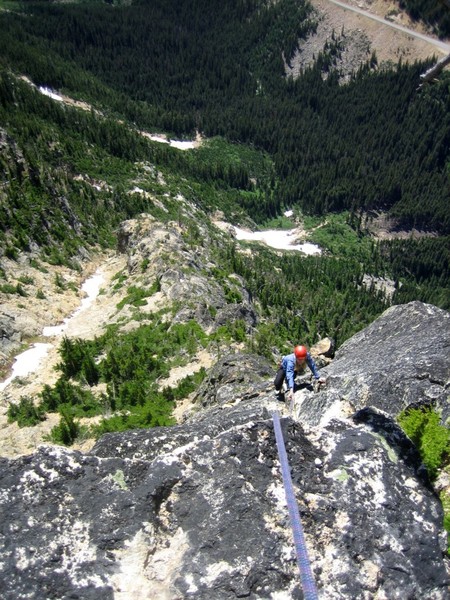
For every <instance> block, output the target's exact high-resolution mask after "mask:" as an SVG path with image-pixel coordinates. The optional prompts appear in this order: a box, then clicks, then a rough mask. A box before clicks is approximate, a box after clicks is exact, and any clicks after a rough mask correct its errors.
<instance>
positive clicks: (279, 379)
mask: <svg viewBox="0 0 450 600" xmlns="http://www.w3.org/2000/svg"><path fill="white" fill-rule="evenodd" d="M306 365H308V367H309V368H310V370H311V372H312V374H313V375H314V379H315V380H316V381H317V383H318V384H319V386H320V385H321V384H325V378H324V377H321V376H320V374H319V371H318V370H317V367H316V363H315V362H314V360H313V358H312V356H311V354H310V353H309V352H308V349H307V348H306V346H295V348H294V352H293V353H292V354H288V355H287V356H283V359H282V360H281V363H280V367H279V369H278V371H277V374H276V376H275V381H274V385H275V390H276V392H277V394H278V395H279V394H280V392H281V387H282V385H283V382H284V379H285V378H286V381H287V386H288V389H289V395H288V399H289V400H292V397H293V394H294V388H295V377H296V376H297V375H298V374H299V373H301V372H303V371H304V369H305V366H306Z"/></svg>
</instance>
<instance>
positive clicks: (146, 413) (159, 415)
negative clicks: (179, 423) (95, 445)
mask: <svg viewBox="0 0 450 600" xmlns="http://www.w3.org/2000/svg"><path fill="white" fill-rule="evenodd" d="M171 412H172V403H171V402H167V400H166V399H165V398H164V397H163V396H162V395H161V394H154V395H153V396H152V398H149V399H148V400H147V401H146V403H145V404H144V405H142V406H135V407H133V408H132V409H131V410H129V411H123V412H122V413H121V414H119V415H114V416H112V417H110V418H108V419H103V421H101V423H99V425H96V426H94V427H93V434H94V436H95V437H96V438H97V439H98V438H99V437H101V436H102V435H103V434H105V433H110V432H114V431H126V430H128V429H143V428H149V427H167V426H170V425H173V424H174V423H175V421H174V419H173V418H172V417H171Z"/></svg>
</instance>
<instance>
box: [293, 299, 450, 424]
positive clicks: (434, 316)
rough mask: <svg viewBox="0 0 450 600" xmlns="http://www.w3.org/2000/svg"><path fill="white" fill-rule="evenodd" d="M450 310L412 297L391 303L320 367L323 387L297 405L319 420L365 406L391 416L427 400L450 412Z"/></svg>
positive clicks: (313, 420)
mask: <svg viewBox="0 0 450 600" xmlns="http://www.w3.org/2000/svg"><path fill="white" fill-rule="evenodd" d="M449 348H450V314H449V313H448V312H446V311H444V310H441V309H439V308H436V307H434V306H431V305H429V304H423V303H421V302H411V303H409V304H407V305H402V306H393V307H391V308H389V309H388V310H387V311H385V312H384V313H383V315H382V316H381V317H379V318H378V319H376V320H375V321H374V322H373V323H372V324H371V325H370V326H369V327H367V328H366V329H364V330H363V331H361V332H359V333H358V334H356V335H354V336H353V337H352V338H351V339H349V340H347V342H345V343H344V344H343V345H342V346H341V347H340V348H339V350H338V351H337V352H336V356H335V358H334V360H333V362H332V363H331V364H330V365H329V366H328V367H326V368H325V369H324V371H323V374H324V375H326V376H327V380H328V385H327V389H326V390H325V391H323V392H322V393H321V394H319V395H317V396H315V397H312V398H308V401H307V402H303V403H301V406H300V408H299V414H300V418H301V419H302V421H304V422H308V423H309V424H312V425H318V424H319V423H323V422H325V421H326V420H327V419H329V418H330V417H332V416H336V415H339V414H340V415H342V416H348V415H349V414H352V413H354V412H356V411H358V410H360V409H362V408H364V407H366V406H372V407H375V408H377V409H380V410H382V411H383V412H384V413H386V414H387V415H390V416H392V417H395V416H396V415H398V414H399V413H400V412H401V411H402V410H404V409H405V408H408V407H409V406H411V405H431V406H434V407H435V408H437V409H439V411H441V412H442V421H443V423H445V422H446V421H447V419H448V417H449V416H450V413H449V410H450V405H449V400H448V393H449V392H448V390H449V385H450V361H449Z"/></svg>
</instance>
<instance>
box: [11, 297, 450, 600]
mask: <svg viewBox="0 0 450 600" xmlns="http://www.w3.org/2000/svg"><path fill="white" fill-rule="evenodd" d="M412 320H415V322H416V324H418V325H419V327H418V329H419V328H420V329H421V330H423V331H427V332H429V334H430V335H434V334H438V331H440V335H441V337H438V338H436V340H435V342H436V344H437V345H438V346H439V344H440V342H439V339H441V338H443V337H445V336H444V334H443V330H444V329H447V333H448V321H447V316H446V313H444V312H443V311H438V310H437V309H434V308H433V307H429V306H427V305H421V304H418V303H413V304H411V305H407V306H403V307H395V308H394V309H391V310H390V311H388V312H387V313H385V314H384V315H383V316H382V317H380V319H378V321H377V322H375V323H374V324H373V325H372V326H371V327H369V328H368V329H367V330H365V331H364V332H361V333H360V334H358V335H357V336H355V338H352V339H351V340H349V342H348V343H347V344H346V345H345V347H342V348H341V349H340V350H339V351H338V352H337V354H336V359H335V361H334V362H333V363H332V364H331V365H329V366H328V367H327V370H328V379H329V382H328V385H329V387H328V389H327V391H324V392H320V393H318V394H316V395H312V394H310V393H309V392H308V390H306V391H305V390H300V391H299V392H298V393H297V399H298V400H299V403H298V405H297V406H296V407H295V410H296V411H299V414H300V415H301V418H300V420H296V419H293V418H292V417H291V416H290V415H289V407H286V406H285V405H284V403H281V402H279V401H277V400H276V399H275V396H274V395H273V391H272V379H273V375H274V373H273V369H272V367H271V365H270V364H269V363H267V362H266V361H265V360H264V359H261V358H260V357H254V356H251V355H245V354H240V355H230V356H225V357H223V358H222V359H221V360H220V361H219V362H218V363H217V365H216V366H215V367H214V368H213V369H212V370H211V371H210V373H209V375H208V377H207V379H206V380H205V382H204V384H203V386H202V388H200V389H199V391H198V393H197V396H196V398H195V399H194V409H195V410H194V412H193V413H192V414H191V416H190V418H189V419H188V420H187V421H186V422H185V423H184V424H182V425H177V426H175V427H172V428H156V429H152V430H136V431H130V432H124V433H120V434H108V435H105V436H104V437H103V438H102V439H101V440H99V442H98V443H97V444H96V446H95V447H94V449H93V450H92V451H91V453H90V454H88V455H82V454H80V453H78V452H72V451H69V450H63V449H59V448H50V447H48V448H46V447H41V448H40V449H39V451H38V452H37V453H35V454H34V455H32V456H28V457H22V458H20V459H17V460H14V461H10V460H6V459H2V461H1V471H0V482H1V483H0V507H1V508H0V510H1V515H0V518H1V522H2V537H1V538H0V540H1V542H0V544H1V546H0V571H1V577H0V594H1V597H2V598H4V599H5V600H13V599H14V600H17V599H21V598H33V599H34V600H40V599H42V600H44V599H47V598H71V597H72V598H75V597H78V598H80V599H90V598H111V599H112V598H115V599H117V598H119V599H122V600H125V599H128V598H133V600H140V599H144V598H145V599H148V598H154V599H158V600H159V599H164V598H166V599H174V600H175V599H179V598H195V599H200V600H201V599H206V598H208V599H210V598H214V599H232V598H253V599H257V598H298V599H300V598H302V597H303V596H302V591H301V588H300V583H299V576H298V570H297V565H296V560H295V552H294V547H293V543H292V533H291V530H290V524H289V519H288V513H287V509H286V504H285V499H284V489H283V482H282V477H281V474H280V465H279V458H278V454H277V448H276V444H275V438H274V430H273V421H272V414H273V412H274V411H275V410H279V411H281V412H282V420H281V424H282V430H283V436H284V440H285V444H286V449H287V453H288V458H289V462H290V468H291V473H292V480H293V484H294V488H295V492H296V496H297V501H298V504H299V508H300V513H301V517H302V522H303V527H304V530H305V536H306V543H307V547H308V552H309V557H310V562H311V568H312V573H313V576H314V578H315V581H316V585H317V588H318V592H319V597H320V598H324V599H325V598H326V599H329V598H331V599H340V598H342V599H347V598H367V599H371V598H373V599H375V598H386V599H387V598H389V599H391V598H411V599H413V598H434V599H446V598H448V597H449V594H448V585H449V583H450V579H449V576H448V572H447V568H446V567H447V562H446V559H445V558H444V541H445V540H444V535H443V531H442V507H441V505H440V502H439V500H438V498H437V496H436V495H435V493H434V491H433V490H432V488H431V487H430V486H429V484H428V482H427V478H426V473H424V471H423V467H422V466H421V464H420V459H419V456H418V454H417V451H416V449H415V448H414V446H413V445H412V443H411V442H410V441H409V439H408V438H407V437H406V436H405V435H404V434H403V433H402V431H401V430H400V429H399V428H398V426H397V425H396V423H395V420H394V419H393V418H392V417H391V415H393V414H394V397H395V393H394V392H392V394H391V396H390V397H389V399H388V400H389V404H388V406H389V407H390V411H387V412H386V411H384V410H383V407H385V408H386V405H385V404H384V402H385V400H384V398H385V388H384V387H380V381H379V379H378V376H377V371H376V369H375V363H376V360H378V359H376V358H375V357H376V356H378V354H379V353H377V352H375V351H374V352H373V354H372V350H371V348H372V347H373V348H378V349H380V350H381V349H383V348H384V347H386V346H387V345H390V346H391V347H392V358H393V360H392V362H393V366H392V374H394V373H396V378H397V379H396V381H397V382H398V383H399V386H400V384H401V390H402V393H403V396H402V398H409V397H410V396H411V395H413V390H414V389H416V388H415V386H416V384H417V383H418V382H420V385H421V387H420V389H421V390H422V394H423V396H424V397H425V398H429V395H430V393H431V392H430V390H432V389H433V386H434V385H440V384H435V383H434V382H433V381H430V379H427V378H424V379H417V378H414V377H412V376H408V371H406V372H405V371H403V370H399V371H396V370H395V364H396V362H395V360H394V359H395V356H396V352H395V351H394V348H393V344H395V346H396V347H398V348H399V349H400V348H401V347H402V348H403V361H404V362H405V363H407V364H408V363H411V364H412V363H414V365H415V368H416V369H418V370H419V372H423V370H424V369H426V365H428V364H431V359H432V357H435V354H433V353H432V354H431V357H430V358H428V357H427V353H426V352H425V351H424V352H423V353H421V352H419V353H418V352H417V351H416V348H415V346H414V345H412V346H411V345H408V344H409V342H410V336H411V335H412V333H411V322H412ZM439 322H440V327H438V324H439ZM387 323H389V324H390V325H389V327H387ZM418 329H417V330H416V332H417V331H418ZM358 354H359V355H360V357H361V359H360V363H358V359H357V355H358ZM363 357H366V360H365V365H366V367H367V379H366V384H367V390H368V391H367V393H366V395H365V396H364V397H363V396H361V395H359V391H358V390H359V389H360V387H361V385H360V383H361V381H360V380H361V379H362V377H363V375H364V360H363ZM371 357H373V358H371ZM413 358H414V360H413ZM399 360H400V358H399ZM347 361H348V364H347ZM380 362H381V359H380ZM358 364H361V367H360V369H358ZM445 364H447V369H448V356H447V359H446V360H445V359H444V360H443V361H442V364H441V366H440V367H439V368H438V367H437V365H434V373H437V374H438V377H441V376H445ZM336 365H338V366H339V370H338V366H336ZM421 369H422V371H421ZM338 373H341V375H339V376H338ZM344 373H347V376H345V375H344ZM385 373H386V374H387V376H389V373H390V370H389V369H387V370H386V368H385ZM350 374H351V375H352V377H351V378H350V383H347V378H349V375H350ZM447 374H448V371H447ZM404 375H405V377H404ZM387 378H388V377H387ZM351 382H353V387H352V385H351ZM424 382H425V383H424ZM426 382H428V384H427V385H428V388H427V389H428V390H429V393H428V394H427V389H425V385H426ZM372 384H373V385H372ZM335 386H336V387H335ZM377 389H379V393H378V392H377ZM343 390H346V394H347V397H350V396H351V398H352V402H353V403H354V406H353V408H354V409H355V410H354V411H353V412H352V413H351V414H349V415H346V414H344V411H341V412H339V411H337V410H336V409H334V410H335V415H334V416H333V417H331V416H330V411H331V408H332V404H331V398H332V397H334V396H336V398H338V399H339V398H340V396H341V395H342V391H343ZM408 390H409V391H408ZM305 393H308V394H310V395H309V396H308V397H306V396H305V397H304V398H303V402H302V401H301V399H302V398H301V397H302V394H305ZM364 398H366V400H367V401H366V402H365V403H364ZM439 398H440V402H443V397H441V396H439ZM306 399H308V400H309V402H306V401H305V400H306ZM337 401H338V400H336V402H337ZM339 402H343V400H342V399H339ZM346 402H347V403H348V405H350V400H349V399H348V398H347V400H346ZM306 404H308V409H307V406H306ZM403 404H404V400H403V399H402V400H401V401H400V400H399V401H397V406H399V407H400V406H403ZM310 407H312V408H313V409H314V410H312V409H311V410H310ZM314 411H315V412H316V413H322V414H325V413H328V416H327V418H321V415H320V414H318V415H317V418H313V413H314Z"/></svg>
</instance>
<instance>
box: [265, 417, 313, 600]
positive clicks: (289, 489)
mask: <svg viewBox="0 0 450 600" xmlns="http://www.w3.org/2000/svg"><path fill="white" fill-rule="evenodd" d="M272 417H273V425H274V430H275V439H276V442H277V448H278V456H279V459H280V464H281V474H282V477H283V484H284V492H285V494H286V503H287V506H288V510H289V517H290V521H291V527H292V533H293V535H294V544H295V552H296V555H297V565H298V568H299V571H300V580H301V583H302V588H303V595H304V598H305V600H317V598H318V596H317V589H316V584H315V582H314V579H313V575H312V572H311V565H310V563H309V558H308V551H307V549H306V544H305V536H304V533H303V527H302V523H301V520H300V513H299V510H298V505H297V501H296V499H295V494H294V487H293V485H292V479H291V472H290V468H289V462H288V457H287V453H286V447H285V445H284V439H283V432H282V431H281V425H280V415H279V414H278V411H275V412H274V413H273V415H272Z"/></svg>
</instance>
